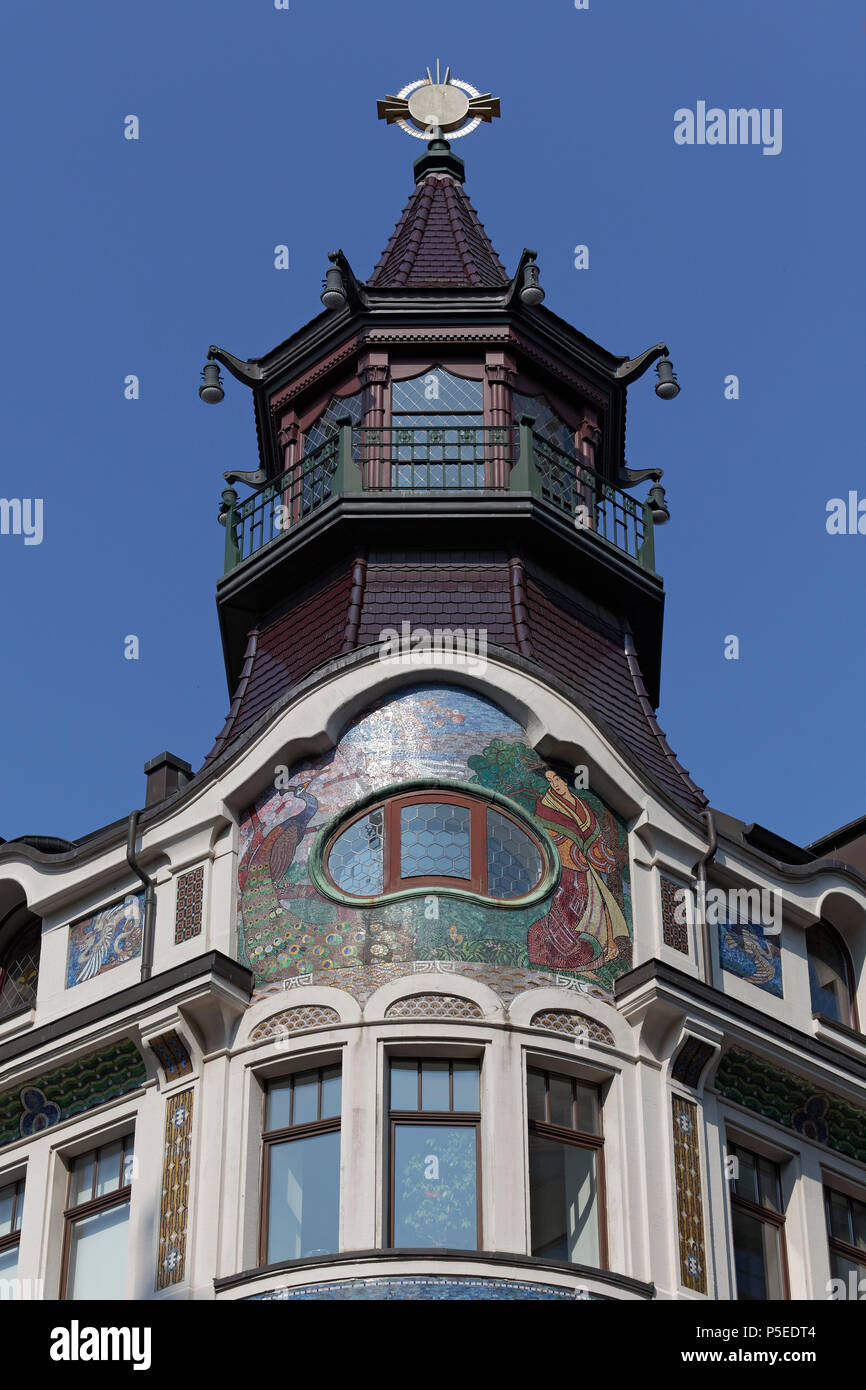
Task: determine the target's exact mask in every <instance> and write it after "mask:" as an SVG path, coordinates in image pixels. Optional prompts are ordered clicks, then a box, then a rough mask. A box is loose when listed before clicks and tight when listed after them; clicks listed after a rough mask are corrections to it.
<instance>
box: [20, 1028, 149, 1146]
mask: <svg viewBox="0 0 866 1390" xmlns="http://www.w3.org/2000/svg"><path fill="white" fill-rule="evenodd" d="M146 1079H147V1072H146V1069H145V1065H144V1061H143V1060H142V1057H141V1053H140V1052H139V1051H138V1048H137V1047H136V1046H135V1043H133V1042H130V1041H129V1040H128V1039H126V1038H125V1039H123V1041H122V1042H118V1043H116V1044H115V1045H114V1046H113V1047H109V1048H106V1049H104V1051H102V1052H93V1053H91V1054H90V1055H89V1056H87V1057H79V1058H77V1060H76V1061H74V1062H71V1063H70V1064H69V1065H68V1066H66V1067H60V1068H58V1069H57V1070H55V1071H49V1072H44V1073H43V1074H42V1075H41V1076H34V1077H33V1078H31V1079H30V1080H28V1081H22V1082H19V1083H18V1085H16V1086H14V1087H13V1088H12V1089H11V1090H8V1091H2V1092H0V1148H2V1147H3V1146H4V1145H6V1144H12V1143H14V1142H15V1140H16V1139H20V1138H21V1137H22V1130H21V1122H22V1120H23V1119H24V1116H25V1114H26V1113H28V1112H27V1111H26V1109H25V1106H24V1103H23V1101H22V1098H21V1097H22V1092H26V1091H38V1092H40V1093H41V1095H42V1097H43V1098H44V1102H45V1106H44V1111H43V1112H42V1113H43V1118H44V1123H43V1124H41V1125H39V1126H38V1128H35V1129H34V1137H35V1135H36V1134H38V1133H41V1132H43V1131H44V1130H46V1129H52V1128H53V1127H54V1126H55V1125H58V1124H60V1123H61V1122H62V1121H63V1120H71V1119H72V1118H73V1117H74V1116H75V1115H83V1114H84V1113H85V1112H86V1111H88V1110H94V1109H95V1108H96V1106H98V1105H105V1104H107V1103H108V1101H111V1100H118V1099H119V1097H120V1096H125V1095H127V1094H128V1093H129V1092H130V1091H135V1090H138V1088H139V1087H140V1086H143V1085H144V1082H145V1081H146ZM55 1110H56V1111H58V1112H59V1113H57V1114H55ZM29 1113H31V1114H32V1113H34V1112H33V1111H32V1110H31V1111H30V1112H29Z"/></svg>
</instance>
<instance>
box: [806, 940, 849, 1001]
mask: <svg viewBox="0 0 866 1390" xmlns="http://www.w3.org/2000/svg"><path fill="white" fill-rule="evenodd" d="M806 950H807V951H808V953H809V985H810V988H811V992H812V1012H813V1013H816V1014H825V1015H826V1016H827V1018H832V1019H835V1020H836V1022H837V1023H845V1024H850V1022H851V1009H850V1000H849V997H848V971H847V966H846V962H845V957H844V954H843V951H842V947H841V945H840V943H839V941H838V939H837V937H836V933H835V932H834V931H832V930H831V929H830V928H829V927H828V926H827V925H826V924H825V923H823V922H818V923H816V924H815V926H813V927H808V928H807V930H806Z"/></svg>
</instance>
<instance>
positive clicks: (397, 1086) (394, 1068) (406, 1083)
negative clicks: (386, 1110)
mask: <svg viewBox="0 0 866 1390" xmlns="http://www.w3.org/2000/svg"><path fill="white" fill-rule="evenodd" d="M391 1109H392V1110H417V1109H418V1063H417V1062H412V1061H403V1060H402V1059H397V1058H395V1059H394V1061H393V1062H392V1063H391Z"/></svg>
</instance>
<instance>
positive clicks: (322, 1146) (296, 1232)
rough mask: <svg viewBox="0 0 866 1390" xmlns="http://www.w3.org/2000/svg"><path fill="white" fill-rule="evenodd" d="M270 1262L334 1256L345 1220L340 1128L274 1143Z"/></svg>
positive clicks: (270, 1215)
mask: <svg viewBox="0 0 866 1390" xmlns="http://www.w3.org/2000/svg"><path fill="white" fill-rule="evenodd" d="M268 1197H269V1202H268V1256H267V1257H268V1262H269V1263H273V1262H274V1261H276V1260H298V1259H301V1257H302V1256H304V1255H332V1254H334V1253H335V1252H336V1250H337V1242H338V1232H339V1221H340V1132H339V1130H333V1131H332V1132H331V1133H329V1134H314V1135H310V1136H308V1137H307V1138H305V1139H289V1140H287V1141H286V1142H285V1143H283V1144H272V1145H271V1148H270V1187H269V1192H268Z"/></svg>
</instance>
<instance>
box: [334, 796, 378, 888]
mask: <svg viewBox="0 0 866 1390" xmlns="http://www.w3.org/2000/svg"><path fill="white" fill-rule="evenodd" d="M383 826H384V812H383V811H382V809H381V807H380V808H379V809H377V810H375V811H371V812H370V813H369V815H366V816H362V817H361V819H360V820H356V821H354V822H353V824H352V825H350V826H349V828H348V830H344V831H343V833H342V835H339V836H338V837H337V839H336V840H335V841H334V843H333V845H332V846H331V852H330V854H329V855H328V868H329V869H330V871H331V877H332V878H333V880H334V882H335V883H336V885H337V887H338V888H342V889H343V892H344V893H354V894H356V895H357V896H358V897H364V898H367V897H372V896H373V894H375V893H381V892H382V874H383V855H382V831H383Z"/></svg>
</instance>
